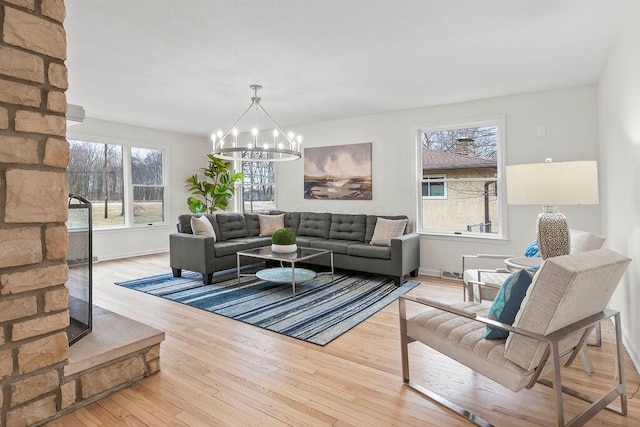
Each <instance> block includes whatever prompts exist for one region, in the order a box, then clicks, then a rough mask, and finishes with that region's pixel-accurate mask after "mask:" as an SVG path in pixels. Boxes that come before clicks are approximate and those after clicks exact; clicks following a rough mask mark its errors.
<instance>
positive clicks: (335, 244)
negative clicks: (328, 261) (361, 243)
mask: <svg viewBox="0 0 640 427" xmlns="http://www.w3.org/2000/svg"><path fill="white" fill-rule="evenodd" d="M353 244H354V243H353V240H324V239H318V240H313V241H312V242H311V245H310V246H311V247H312V248H315V249H327V250H330V251H333V253H335V254H344V255H346V254H347V248H348V247H349V246H351V245H353ZM356 244H357V243H356Z"/></svg>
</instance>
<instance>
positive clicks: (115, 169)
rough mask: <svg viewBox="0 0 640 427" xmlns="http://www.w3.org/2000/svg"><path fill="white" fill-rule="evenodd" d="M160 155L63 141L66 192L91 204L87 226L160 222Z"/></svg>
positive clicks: (162, 161)
mask: <svg viewBox="0 0 640 427" xmlns="http://www.w3.org/2000/svg"><path fill="white" fill-rule="evenodd" d="M165 162H166V150H165V149H162V148H145V147H136V146H128V145H121V144H111V143H105V142H93V141H80V140H72V139H69V166H68V167H67V176H68V181H69V193H71V194H75V195H78V196H81V197H84V198H85V199H87V200H89V201H91V204H92V213H93V218H92V220H93V226H94V227H96V228H110V227H125V226H134V225H151V224H158V223H164V222H165V218H166V214H165V212H166V206H165V199H166V194H165V193H166V191H165V187H164V183H165V166H164V165H165Z"/></svg>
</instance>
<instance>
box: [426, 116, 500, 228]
mask: <svg viewBox="0 0 640 427" xmlns="http://www.w3.org/2000/svg"><path fill="white" fill-rule="evenodd" d="M482 126H496V127H497V129H498V147H497V149H496V156H497V159H496V160H497V165H498V166H497V171H496V172H497V176H496V180H497V182H498V184H497V191H498V194H499V195H500V196H499V198H498V221H499V222H500V232H499V233H496V234H493V233H491V234H490V233H476V232H466V231H465V232H444V231H442V232H441V231H436V230H423V229H421V228H420V227H421V221H422V220H421V218H422V203H418V201H419V200H422V180H421V179H419V177H422V170H423V169H422V139H421V134H422V133H424V132H436V131H442V130H449V129H464V128H472V127H482ZM413 135H414V138H415V141H414V174H415V175H414V176H415V177H416V179H414V183H415V184H414V185H415V192H414V194H415V197H414V200H415V202H414V203H415V212H416V229H417V232H418V233H419V234H422V235H430V236H449V237H453V238H474V239H483V240H506V239H508V235H507V230H509V226H508V220H507V217H508V215H507V195H506V185H505V182H504V180H505V176H506V174H505V167H506V159H507V158H506V146H507V128H506V115H504V114H500V115H494V116H486V117H478V118H472V119H460V120H450V121H446V122H445V121H441V122H438V123H427V124H422V125H415V126H413Z"/></svg>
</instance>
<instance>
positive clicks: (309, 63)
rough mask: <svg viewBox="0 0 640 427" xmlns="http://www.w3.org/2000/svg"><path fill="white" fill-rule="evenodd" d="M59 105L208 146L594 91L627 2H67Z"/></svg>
mask: <svg viewBox="0 0 640 427" xmlns="http://www.w3.org/2000/svg"><path fill="white" fill-rule="evenodd" d="M65 3H66V7H67V18H66V21H65V28H66V31H67V39H68V58H67V61H66V64H67V67H68V69H69V90H68V91H67V101H68V102H69V103H70V104H77V105H81V106H82V107H84V109H85V110H86V114H87V116H88V117H93V118H98V119H103V120H109V121H115V122H121V123H127V124H133V125H138V126H145V127H151V128H158V129H165V130H171V131H177V132H183V133H188V134H194V135H202V136H208V135H209V134H210V133H211V132H212V131H214V130H217V129H219V128H222V129H227V128H229V127H231V126H232V125H233V123H234V121H235V120H236V119H237V118H238V117H239V116H240V114H241V113H242V112H243V111H244V109H245V108H246V107H248V106H249V104H250V97H251V96H252V92H251V90H250V89H249V85H250V84H254V83H256V84H261V85H262V86H263V90H262V91H261V92H260V96H262V105H263V106H264V107H265V108H266V109H267V110H268V111H269V113H271V115H272V116H273V117H274V118H275V119H276V120H277V121H278V123H279V124H280V125H281V126H283V127H285V126H287V127H289V126H295V125H300V124H305V123H316V122H322V121H328V120H334V119H340V118H347V117H354V116H361V115H368V114H375V113H381V112H387V111H394V110H402V109H408V108H416V107H424V106H430V105H438V104H445V103H452V102H458V101H468V100H472V99H479V98H486V97H492V96H499V95H507V94H514V93H521V92H529V91H536V90H546V89H553V88H560V87H567V86H576V85H584V84H592V83H595V82H597V80H598V78H599V76H600V73H601V72H602V69H603V66H604V64H605V62H606V59H607V57H608V55H609V53H610V51H611V48H612V46H613V44H614V41H615V38H616V36H617V33H618V30H619V27H620V23H621V20H622V17H623V15H624V11H625V8H626V5H627V3H628V0H518V1H513V0H482V1H479V0H394V1H389V0H322V1H313V0H268V1H267V0H189V1H184V0H183V1H180V0H135V1H131V0H67V1H66V2H65Z"/></svg>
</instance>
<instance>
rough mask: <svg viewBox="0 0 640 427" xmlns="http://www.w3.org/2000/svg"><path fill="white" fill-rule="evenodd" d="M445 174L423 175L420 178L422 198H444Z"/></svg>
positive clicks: (445, 187)
mask: <svg viewBox="0 0 640 427" xmlns="http://www.w3.org/2000/svg"><path fill="white" fill-rule="evenodd" d="M446 177H447V175H425V176H424V178H422V198H423V199H446V198H447V184H446V182H445V181H444V180H445V179H446Z"/></svg>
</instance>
